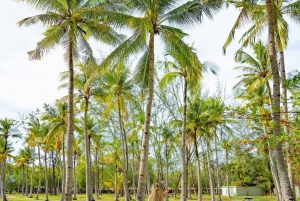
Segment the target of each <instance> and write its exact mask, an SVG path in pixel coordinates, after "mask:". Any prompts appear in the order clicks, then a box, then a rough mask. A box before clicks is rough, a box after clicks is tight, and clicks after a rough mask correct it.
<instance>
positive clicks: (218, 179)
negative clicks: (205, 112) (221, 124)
mask: <svg viewBox="0 0 300 201" xmlns="http://www.w3.org/2000/svg"><path fill="white" fill-rule="evenodd" d="M215 149H216V170H217V186H218V189H217V190H218V201H222V198H221V184H220V174H219V158H218V148H217V132H215Z"/></svg>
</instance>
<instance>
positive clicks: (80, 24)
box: [18, 0, 123, 201]
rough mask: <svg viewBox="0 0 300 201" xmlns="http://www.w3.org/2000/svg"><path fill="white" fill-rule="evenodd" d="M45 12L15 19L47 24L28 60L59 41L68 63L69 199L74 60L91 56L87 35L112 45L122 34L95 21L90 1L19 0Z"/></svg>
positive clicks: (69, 193)
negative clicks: (42, 35) (82, 56)
mask: <svg viewBox="0 0 300 201" xmlns="http://www.w3.org/2000/svg"><path fill="white" fill-rule="evenodd" d="M20 1H25V2H27V3H28V4H31V5H33V6H35V7H36V8H38V9H40V10H42V11H46V13H45V14H40V15H36V16H32V17H28V18H25V19H23V20H21V21H19V22H18V24H19V25H20V26H22V25H25V26H29V25H33V24H36V23H38V22H41V23H42V24H43V25H45V26H47V29H46V31H45V32H44V38H43V39H42V40H41V41H40V42H38V44H37V46H36V49H35V50H33V51H31V52H29V58H30V59H31V60H36V59H41V58H42V57H43V56H44V55H45V54H47V53H48V52H49V50H51V49H53V47H54V46H56V45H58V44H61V45H62V46H63V48H64V49H65V59H66V61H67V62H68V70H69V88H68V110H69V115H68V118H69V119H68V122H69V123H68V131H67V139H68V142H67V168H66V169H67V171H66V192H65V194H66V200H67V201H71V200H72V174H73V141H74V112H73V107H74V106H73V90H74V88H73V87H74V80H73V76H74V72H73V71H74V70H73V62H74V60H77V61H78V60H79V56H80V55H79V52H83V53H84V54H88V55H91V54H92V49H91V47H90V45H89V44H88V42H87V38H88V37H93V38H95V39H96V40H99V41H102V42H105V43H108V44H112V45H116V44H118V43H120V41H121V39H122V38H123V36H121V35H118V34H117V33H116V32H115V31H114V30H112V29H111V28H110V27H109V26H107V25H106V24H100V23H98V20H97V18H96V17H95V15H94V12H93V7H94V5H95V4H94V3H95V1H93V0H88V1H85V0H78V1H72V2H70V1H68V0H63V1H60V2H55V1H48V0H42V1H41V0H20Z"/></svg>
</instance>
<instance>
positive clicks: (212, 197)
mask: <svg viewBox="0 0 300 201" xmlns="http://www.w3.org/2000/svg"><path fill="white" fill-rule="evenodd" d="M206 143H207V147H206V154H207V170H208V176H209V187H210V195H211V201H215V191H214V180H213V175H212V171H211V169H212V168H211V165H210V152H209V149H210V143H209V140H208V139H207V140H206Z"/></svg>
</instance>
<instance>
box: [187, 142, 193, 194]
mask: <svg viewBox="0 0 300 201" xmlns="http://www.w3.org/2000/svg"><path fill="white" fill-rule="evenodd" d="M189 162H190V148H189V146H186V180H187V189H186V192H187V198H188V199H192V193H191V180H190V179H189V176H190V173H189V171H190V170H189Z"/></svg>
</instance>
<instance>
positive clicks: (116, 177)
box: [114, 165, 119, 201]
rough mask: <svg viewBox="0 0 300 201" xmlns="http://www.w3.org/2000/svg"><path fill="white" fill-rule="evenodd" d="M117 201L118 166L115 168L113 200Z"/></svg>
mask: <svg viewBox="0 0 300 201" xmlns="http://www.w3.org/2000/svg"><path fill="white" fill-rule="evenodd" d="M118 200H119V195H118V166H117V165H116V166H115V199H114V201H118Z"/></svg>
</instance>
